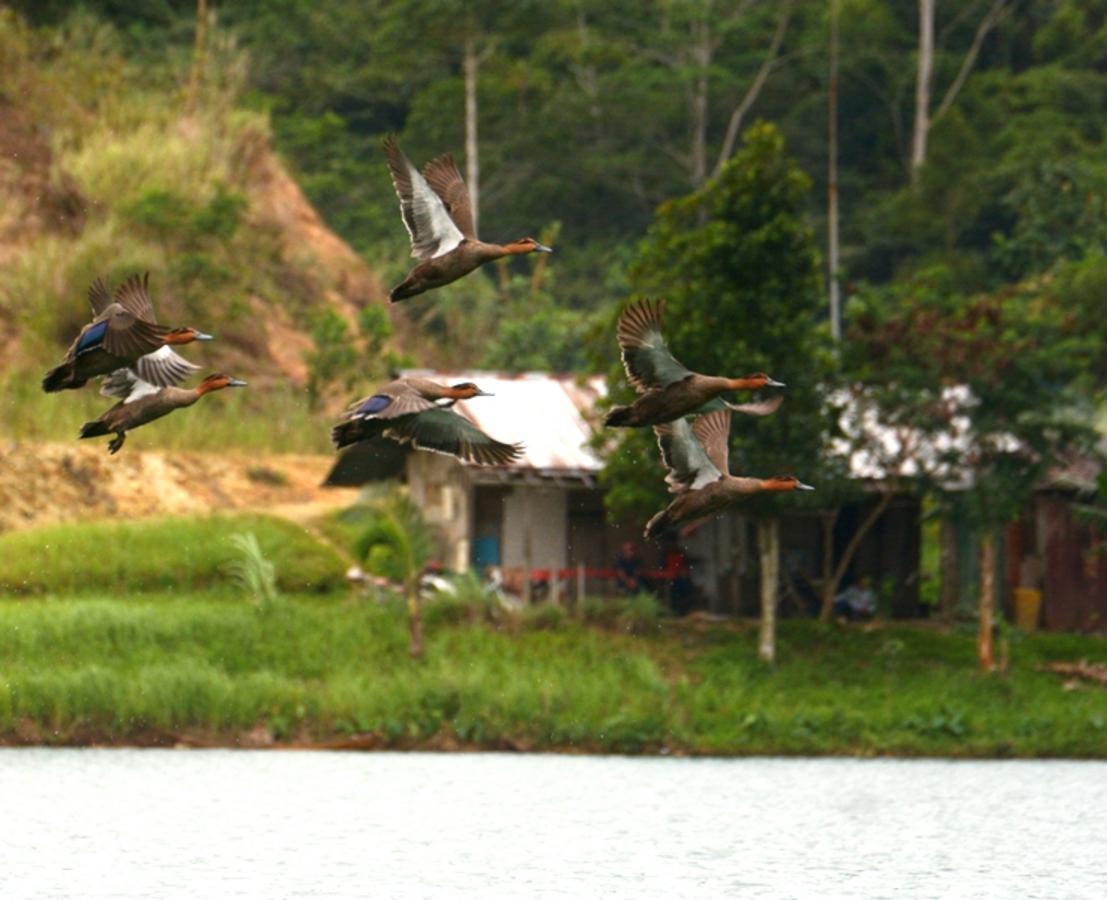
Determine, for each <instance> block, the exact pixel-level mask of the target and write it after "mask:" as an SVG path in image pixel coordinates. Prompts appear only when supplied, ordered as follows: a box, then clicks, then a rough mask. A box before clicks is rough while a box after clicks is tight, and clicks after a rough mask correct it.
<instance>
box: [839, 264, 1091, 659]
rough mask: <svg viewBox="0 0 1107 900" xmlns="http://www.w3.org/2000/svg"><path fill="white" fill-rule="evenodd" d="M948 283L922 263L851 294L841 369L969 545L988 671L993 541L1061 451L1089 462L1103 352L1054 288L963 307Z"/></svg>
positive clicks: (1043, 282)
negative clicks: (905, 278)
mask: <svg viewBox="0 0 1107 900" xmlns="http://www.w3.org/2000/svg"><path fill="white" fill-rule="evenodd" d="M950 279H951V275H950V273H949V271H948V270H946V269H944V268H943V267H934V268H932V269H930V270H927V271H926V272H923V273H919V274H918V275H917V276H916V277H915V278H914V279H913V280H912V282H911V283H910V284H909V285H907V286H904V287H902V288H899V289H893V290H884V291H870V292H867V293H866V294H865V295H864V296H862V297H859V298H858V299H857V301H856V303H855V304H854V314H853V315H852V316H851V327H850V331H849V333H848V338H849V340H848V343H847V346H848V347H849V352H850V355H851V361H850V366H849V370H850V372H851V374H852V378H853V381H854V383H855V384H864V385H866V390H867V402H868V403H870V404H872V409H873V411H874V414H875V415H877V416H879V417H880V418H881V419H882V420H883V421H885V422H887V423H890V424H891V426H892V428H893V434H894V435H895V437H896V440H895V441H893V440H889V438H888V437H887V435H886V436H885V443H886V445H891V444H894V443H896V442H897V441H898V443H899V444H901V445H902V447H903V448H904V449H903V451H902V456H903V465H904V467H905V468H904V473H903V474H905V475H910V476H911V477H913V478H914V479H915V480H916V484H917V485H918V487H919V489H920V490H924V491H929V492H930V493H931V495H932V496H933V497H935V498H936V499H937V500H938V502H939V503H941V504H943V505H944V506H945V508H946V510H947V514H950V515H958V516H960V517H962V518H963V519H964V520H966V521H967V522H968V523H969V524H970V525H971V526H972V527H973V528H974V529H975V530H976V531H977V533H978V534H979V536H980V547H981V558H980V565H981V583H980V595H979V599H980V639H979V648H980V662H981V666H982V667H983V668H984V669H986V670H990V669H991V668H992V666H993V660H992V651H991V630H992V622H993V615H994V612H995V610H996V609H997V607H998V603H997V596H996V580H995V577H994V573H995V545H994V539H995V534H996V532H997V530H998V529H999V528H1000V526H1002V525H1004V524H1006V523H1007V522H1010V521H1012V520H1013V519H1014V518H1016V517H1017V516H1018V515H1019V514H1021V513H1022V512H1023V510H1024V509H1025V508H1026V505H1027V502H1028V500H1029V498H1030V496H1031V495H1032V492H1033V491H1034V489H1035V487H1037V486H1038V485H1039V484H1040V483H1041V480H1042V478H1043V477H1044V476H1045V474H1046V473H1047V472H1048V471H1049V469H1050V468H1051V467H1053V466H1055V465H1057V464H1058V463H1059V462H1060V461H1061V460H1063V459H1064V458H1065V455H1066V454H1067V453H1069V452H1072V451H1078V452H1080V453H1083V454H1088V455H1091V456H1094V455H1095V453H1096V451H1095V442H1096V434H1095V431H1094V428H1093V427H1092V425H1091V422H1092V416H1091V409H1090V404H1089V394H1088V388H1089V379H1088V373H1089V372H1093V371H1097V370H1098V368H1099V367H1100V366H1101V365H1102V363H1103V358H1104V349H1103V348H1104V346H1105V345H1104V344H1103V342H1102V339H1101V335H1100V330H1101V327H1100V326H1097V325H1096V324H1094V319H1095V316H1096V314H1095V313H1094V312H1093V308H1092V306H1091V305H1086V306H1083V308H1082V307H1081V305H1077V304H1076V303H1071V302H1070V303H1067V304H1062V303H1058V302H1056V298H1055V293H1054V292H1055V290H1056V287H1055V285H1054V284H1053V282H1052V280H1047V279H1035V280H1031V281H1028V282H1025V283H1024V284H1022V285H1019V286H1018V287H1015V288H1004V289H1001V290H999V291H996V292H992V293H985V294H978V295H974V296H970V297H963V296H957V295H956V294H955V293H953V292H952V291H951V290H950ZM866 443H867V444H868V445H869V446H875V445H874V443H873V442H872V441H869V442H866Z"/></svg>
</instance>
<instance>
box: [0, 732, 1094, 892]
mask: <svg viewBox="0 0 1107 900" xmlns="http://www.w3.org/2000/svg"><path fill="white" fill-rule="evenodd" d="M600 896H603V897H635V898H638V897H666V898H668V897H694V898H700V897H773V898H778V897H801V898H806V897H819V898H827V897H889V898H904V897H912V898H917V897H973V898H982V897H996V898H1011V897H1020V898H1029V897H1043V898H1062V897H1088V898H1103V897H1107V764H1104V763H1078V762H941V761H888V760H841V759H824V760H790V759H789V760H775V759H746V760H684V759H631V758H623V757H565V756H526V755H504V754H450V755H447V754H441V755H439V754H394V753H313V752H280V751H270V752H248V751H214V750H213V751H175V750H47V749H27V750H24V749H13V750H0V897H3V898H5V900H7V898H22V897H35V898H38V897H42V898H47V897H51V898H53V897H81V898H85V897H127V898H131V897H133V898H144V900H145V898H173V897H202V898H224V897H267V898H268V897H374V898H376V897H382V898H388V897H480V898H487V897H513V898H514V897H600Z"/></svg>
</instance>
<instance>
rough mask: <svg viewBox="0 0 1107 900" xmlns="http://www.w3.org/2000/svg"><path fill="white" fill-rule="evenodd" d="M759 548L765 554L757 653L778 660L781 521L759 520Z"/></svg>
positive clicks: (759, 551) (762, 561)
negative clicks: (777, 630)
mask: <svg viewBox="0 0 1107 900" xmlns="http://www.w3.org/2000/svg"><path fill="white" fill-rule="evenodd" d="M757 550H758V553H759V554H760V556H761V629H760V631H759V633H758V637H757V655H758V656H759V657H761V659H763V660H765V662H768V663H771V662H775V661H776V602H777V590H778V588H779V585H780V522H779V520H778V519H777V518H775V517H773V518H767V519H758V521H757Z"/></svg>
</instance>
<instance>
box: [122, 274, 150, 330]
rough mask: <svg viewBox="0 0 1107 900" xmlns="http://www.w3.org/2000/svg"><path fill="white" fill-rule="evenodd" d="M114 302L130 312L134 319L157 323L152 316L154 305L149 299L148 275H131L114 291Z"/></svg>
mask: <svg viewBox="0 0 1107 900" xmlns="http://www.w3.org/2000/svg"><path fill="white" fill-rule="evenodd" d="M114 299H115V302H116V303H118V304H119V305H120V306H122V307H123V308H124V309H125V310H127V311H128V312H130V313H131V314H132V315H133V316H134V317H135V318H136V319H144V320H145V321H147V322H151V323H153V322H157V317H156V316H155V315H154V303H153V301H152V300H151V299H150V273H149V272H145V273H143V274H142V275H141V276H139V275H132V276H131V277H130V278H128V279H127V280H126V281H124V282H123V283H122V284H121V285H119V287H117V288H116V289H115V298H114Z"/></svg>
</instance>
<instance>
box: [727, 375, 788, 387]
mask: <svg viewBox="0 0 1107 900" xmlns="http://www.w3.org/2000/svg"><path fill="white" fill-rule="evenodd" d="M784 386H785V384H784V382H783V381H777V380H776V379H775V378H771V377H770V376H768V375H766V374H765V373H764V372H754V373H753V374H752V375H743V376H742V377H741V378H732V379H731V380H730V387H731V388H732V389H733V390H746V391H756V390H757V389H758V388H763V387H784Z"/></svg>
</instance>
